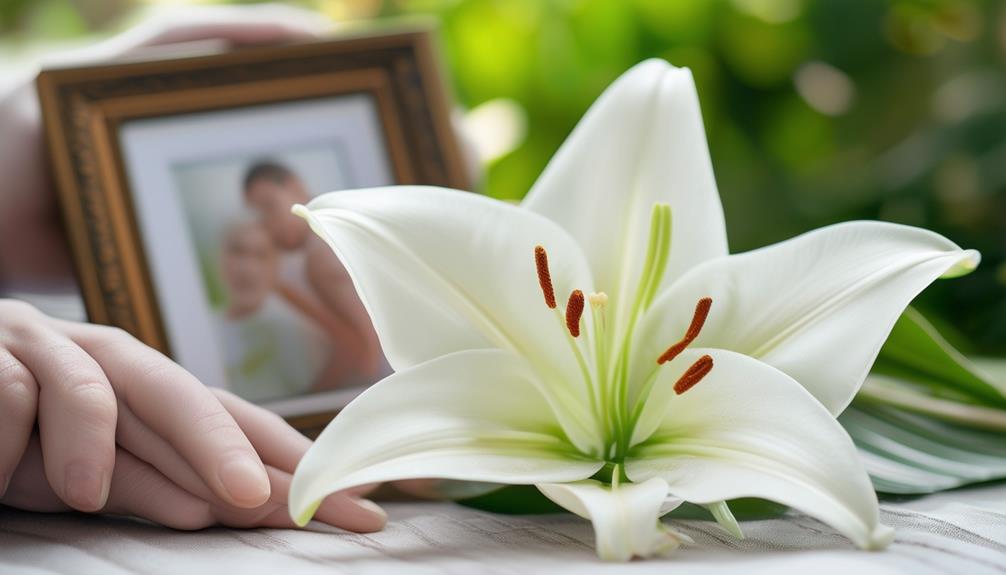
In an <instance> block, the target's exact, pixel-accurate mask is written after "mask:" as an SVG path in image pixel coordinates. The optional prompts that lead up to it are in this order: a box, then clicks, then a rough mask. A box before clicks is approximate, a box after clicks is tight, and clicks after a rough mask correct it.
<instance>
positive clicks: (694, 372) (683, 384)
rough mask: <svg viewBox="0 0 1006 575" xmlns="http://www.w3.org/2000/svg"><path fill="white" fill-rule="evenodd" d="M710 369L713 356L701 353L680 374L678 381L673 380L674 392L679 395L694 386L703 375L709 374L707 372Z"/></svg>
mask: <svg viewBox="0 0 1006 575" xmlns="http://www.w3.org/2000/svg"><path fill="white" fill-rule="evenodd" d="M712 369H713V358H711V357H709V356H708V355H703V356H702V357H700V358H699V359H698V360H697V361H696V362H695V363H693V364H692V366H691V367H689V368H688V370H687V371H686V372H685V373H683V374H681V377H679V378H678V381H676V382H674V393H676V394H678V395H681V394H682V393H684V392H686V391H688V390H689V389H691V388H693V387H695V384H697V383H698V382H700V381H702V378H704V377H705V376H707V375H709V372H710V371H712Z"/></svg>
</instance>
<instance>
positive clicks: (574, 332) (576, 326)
mask: <svg viewBox="0 0 1006 575" xmlns="http://www.w3.org/2000/svg"><path fill="white" fill-rule="evenodd" d="M581 317H583V292H582V291H580V290H578V289H575V290H573V293H571V294H569V301H568V302H566V327H567V328H569V335H571V336H573V337H580V318H581Z"/></svg>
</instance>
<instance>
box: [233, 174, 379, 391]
mask: <svg viewBox="0 0 1006 575" xmlns="http://www.w3.org/2000/svg"><path fill="white" fill-rule="evenodd" d="M243 190H244V198H245V201H246V202H247V204H248V205H249V207H251V208H252V209H253V210H254V211H255V212H257V213H258V215H259V217H260V218H261V221H262V225H263V226H264V227H265V229H266V230H267V231H268V233H269V235H270V237H271V238H272V241H273V242H274V244H275V245H276V247H277V248H278V249H279V250H281V252H282V255H281V258H280V271H279V281H278V283H277V292H278V293H279V294H280V295H281V297H283V298H284V299H285V300H286V301H287V302H288V303H290V305H291V306H293V307H294V308H295V309H297V310H299V311H300V312H301V313H302V314H303V315H304V316H305V317H309V318H312V320H313V321H315V322H316V324H317V325H318V327H319V328H320V329H322V330H323V331H324V332H326V333H327V334H328V335H329V336H330V337H331V339H332V341H333V356H332V359H333V361H334V362H337V363H340V364H341V365H342V366H344V367H345V368H347V369H346V370H344V371H343V372H342V374H341V379H340V378H333V379H331V380H330V381H329V384H330V385H331V386H332V387H335V386H344V385H347V384H363V383H372V382H373V381H375V380H376V379H377V378H379V377H380V376H383V375H385V374H386V373H387V372H388V371H389V368H388V367H387V362H386V361H385V360H384V356H383V354H382V352H381V348H380V345H379V343H378V341H377V334H376V332H375V331H374V328H373V325H372V324H371V322H370V317H369V316H368V315H367V312H366V309H364V307H363V303H362V302H361V301H360V298H359V296H357V294H356V289H355V288H354V287H353V282H352V280H351V279H350V277H349V274H348V273H347V272H346V270H345V268H344V267H343V266H342V263H341V262H339V259H338V258H337V257H336V256H335V255H334V254H333V253H332V250H331V249H330V248H329V247H328V246H327V245H325V244H324V242H323V241H321V240H320V239H319V238H318V237H316V236H315V235H314V234H313V233H312V232H311V229H310V227H309V226H308V224H307V222H305V221H304V220H303V219H301V218H298V217H297V216H295V215H293V214H292V213H291V212H290V209H291V208H292V207H293V206H294V204H304V203H307V202H308V201H309V200H310V199H311V194H310V193H309V192H308V190H307V189H306V187H305V186H304V183H303V181H302V180H301V179H300V178H299V177H298V176H297V174H295V173H294V172H293V170H291V169H290V168H288V167H287V166H285V165H283V164H281V163H279V162H276V161H272V160H261V161H257V162H255V163H253V164H252V165H251V166H250V167H249V169H248V170H247V172H246V173H245V177H244V182H243ZM350 368H351V369H350ZM347 371H349V372H350V373H346V372H347ZM334 372H335V370H334V368H333V373H334Z"/></svg>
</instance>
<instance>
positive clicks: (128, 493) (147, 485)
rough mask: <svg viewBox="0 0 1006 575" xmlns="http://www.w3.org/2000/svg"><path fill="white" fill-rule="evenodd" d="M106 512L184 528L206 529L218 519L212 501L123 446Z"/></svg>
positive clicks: (117, 458)
mask: <svg viewBox="0 0 1006 575" xmlns="http://www.w3.org/2000/svg"><path fill="white" fill-rule="evenodd" d="M102 512H103V513H112V514H117V515H130V516H135V517H142V518H144V519H149V520H150V521H153V522H155V523H159V524H161V525H165V526H167V527H172V528H174V529H184V530H194V529H204V528H206V527H209V526H211V525H213V524H215V523H216V522H217V521H216V518H215V517H214V516H213V513H212V512H211V510H210V504H209V503H207V502H206V501H204V500H202V499H199V498H198V497H196V496H194V495H192V494H191V493H189V492H187V491H185V490H184V489H182V488H180V487H178V486H177V485H175V484H174V483H173V482H172V481H171V480H170V479H168V478H167V477H165V476H164V475H163V474H161V473H160V472H159V471H158V470H156V469H154V468H153V467H152V466H150V465H149V464H147V463H145V462H143V461H141V460H139V459H137V458H136V457H134V456H133V455H132V454H130V453H129V452H127V451H125V450H122V449H120V450H119V451H118V452H117V453H116V462H115V473H113V474H112V489H111V492H110V494H109V497H108V504H107V505H106V506H105V508H104V509H102Z"/></svg>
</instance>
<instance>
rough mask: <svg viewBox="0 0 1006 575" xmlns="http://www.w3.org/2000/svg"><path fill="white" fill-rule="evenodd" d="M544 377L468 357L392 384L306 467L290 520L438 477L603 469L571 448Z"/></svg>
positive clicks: (516, 362)
mask: <svg viewBox="0 0 1006 575" xmlns="http://www.w3.org/2000/svg"><path fill="white" fill-rule="evenodd" d="M538 385H539V384H538V383H537V382H536V381H535V375H534V373H533V372H531V370H530V369H529V367H528V365H527V364H526V363H525V362H524V361H523V360H521V359H520V358H518V357H516V356H515V355H514V354H512V353H510V352H507V351H501V350H475V351H462V352H457V353H454V354H451V355H448V356H444V357H441V358H438V359H434V360H432V361H430V362H427V363H424V364H421V365H418V366H416V367H413V368H411V369H408V370H405V371H402V372H399V373H396V374H394V375H391V376H389V377H387V378H385V379H384V380H382V381H380V382H378V383H377V384H375V385H374V386H372V387H370V388H369V389H367V391H365V392H363V394H361V395H360V396H359V397H358V398H357V399H356V400H354V401H353V402H352V403H350V404H349V406H347V407H346V408H345V409H344V410H343V411H342V412H341V413H339V415H338V416H336V418H335V419H334V420H333V421H332V423H330V424H329V425H328V427H326V428H325V431H324V432H322V434H321V435H320V436H319V437H318V439H317V441H315V443H314V445H312V446H311V448H310V449H309V450H308V452H307V454H306V455H305V456H304V458H303V459H302V460H301V462H300V464H299V465H298V466H297V471H296V472H295V473H294V477H293V483H292V484H291V487H290V501H289V505H290V513H291V515H292V516H293V517H294V518H295V519H296V520H297V521H298V522H299V523H302V524H303V523H306V522H307V521H308V520H309V519H310V517H311V515H312V514H313V512H314V510H315V508H316V506H317V505H318V503H319V502H320V501H321V500H322V499H324V497H325V496H326V495H328V494H330V493H334V492H336V491H340V490H343V489H347V488H349V487H353V486H356V485H362V484H365V483H375V482H381V481H390V480H394V479H414V478H422V477H438V478H445V479H460V480H466V481H487V482H493V483H510V484H527V485H529V484H532V483H539V482H550V481H575V480H580V479H584V478H586V477H590V476H591V475H593V474H594V473H596V472H597V471H598V469H600V468H601V467H602V465H603V464H602V463H601V462H597V461H591V460H589V459H587V458H585V457H583V456H582V455H580V454H579V453H578V452H577V451H576V450H575V448H574V447H573V446H572V445H571V444H570V443H569V442H568V441H566V440H564V439H563V433H562V431H561V429H560V427H559V425H558V423H557V422H556V419H555V416H554V415H553V413H552V411H551V409H550V408H549V406H548V403H547V402H546V401H545V399H544V397H543V396H542V395H541V393H540V391H539V389H538Z"/></svg>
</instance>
